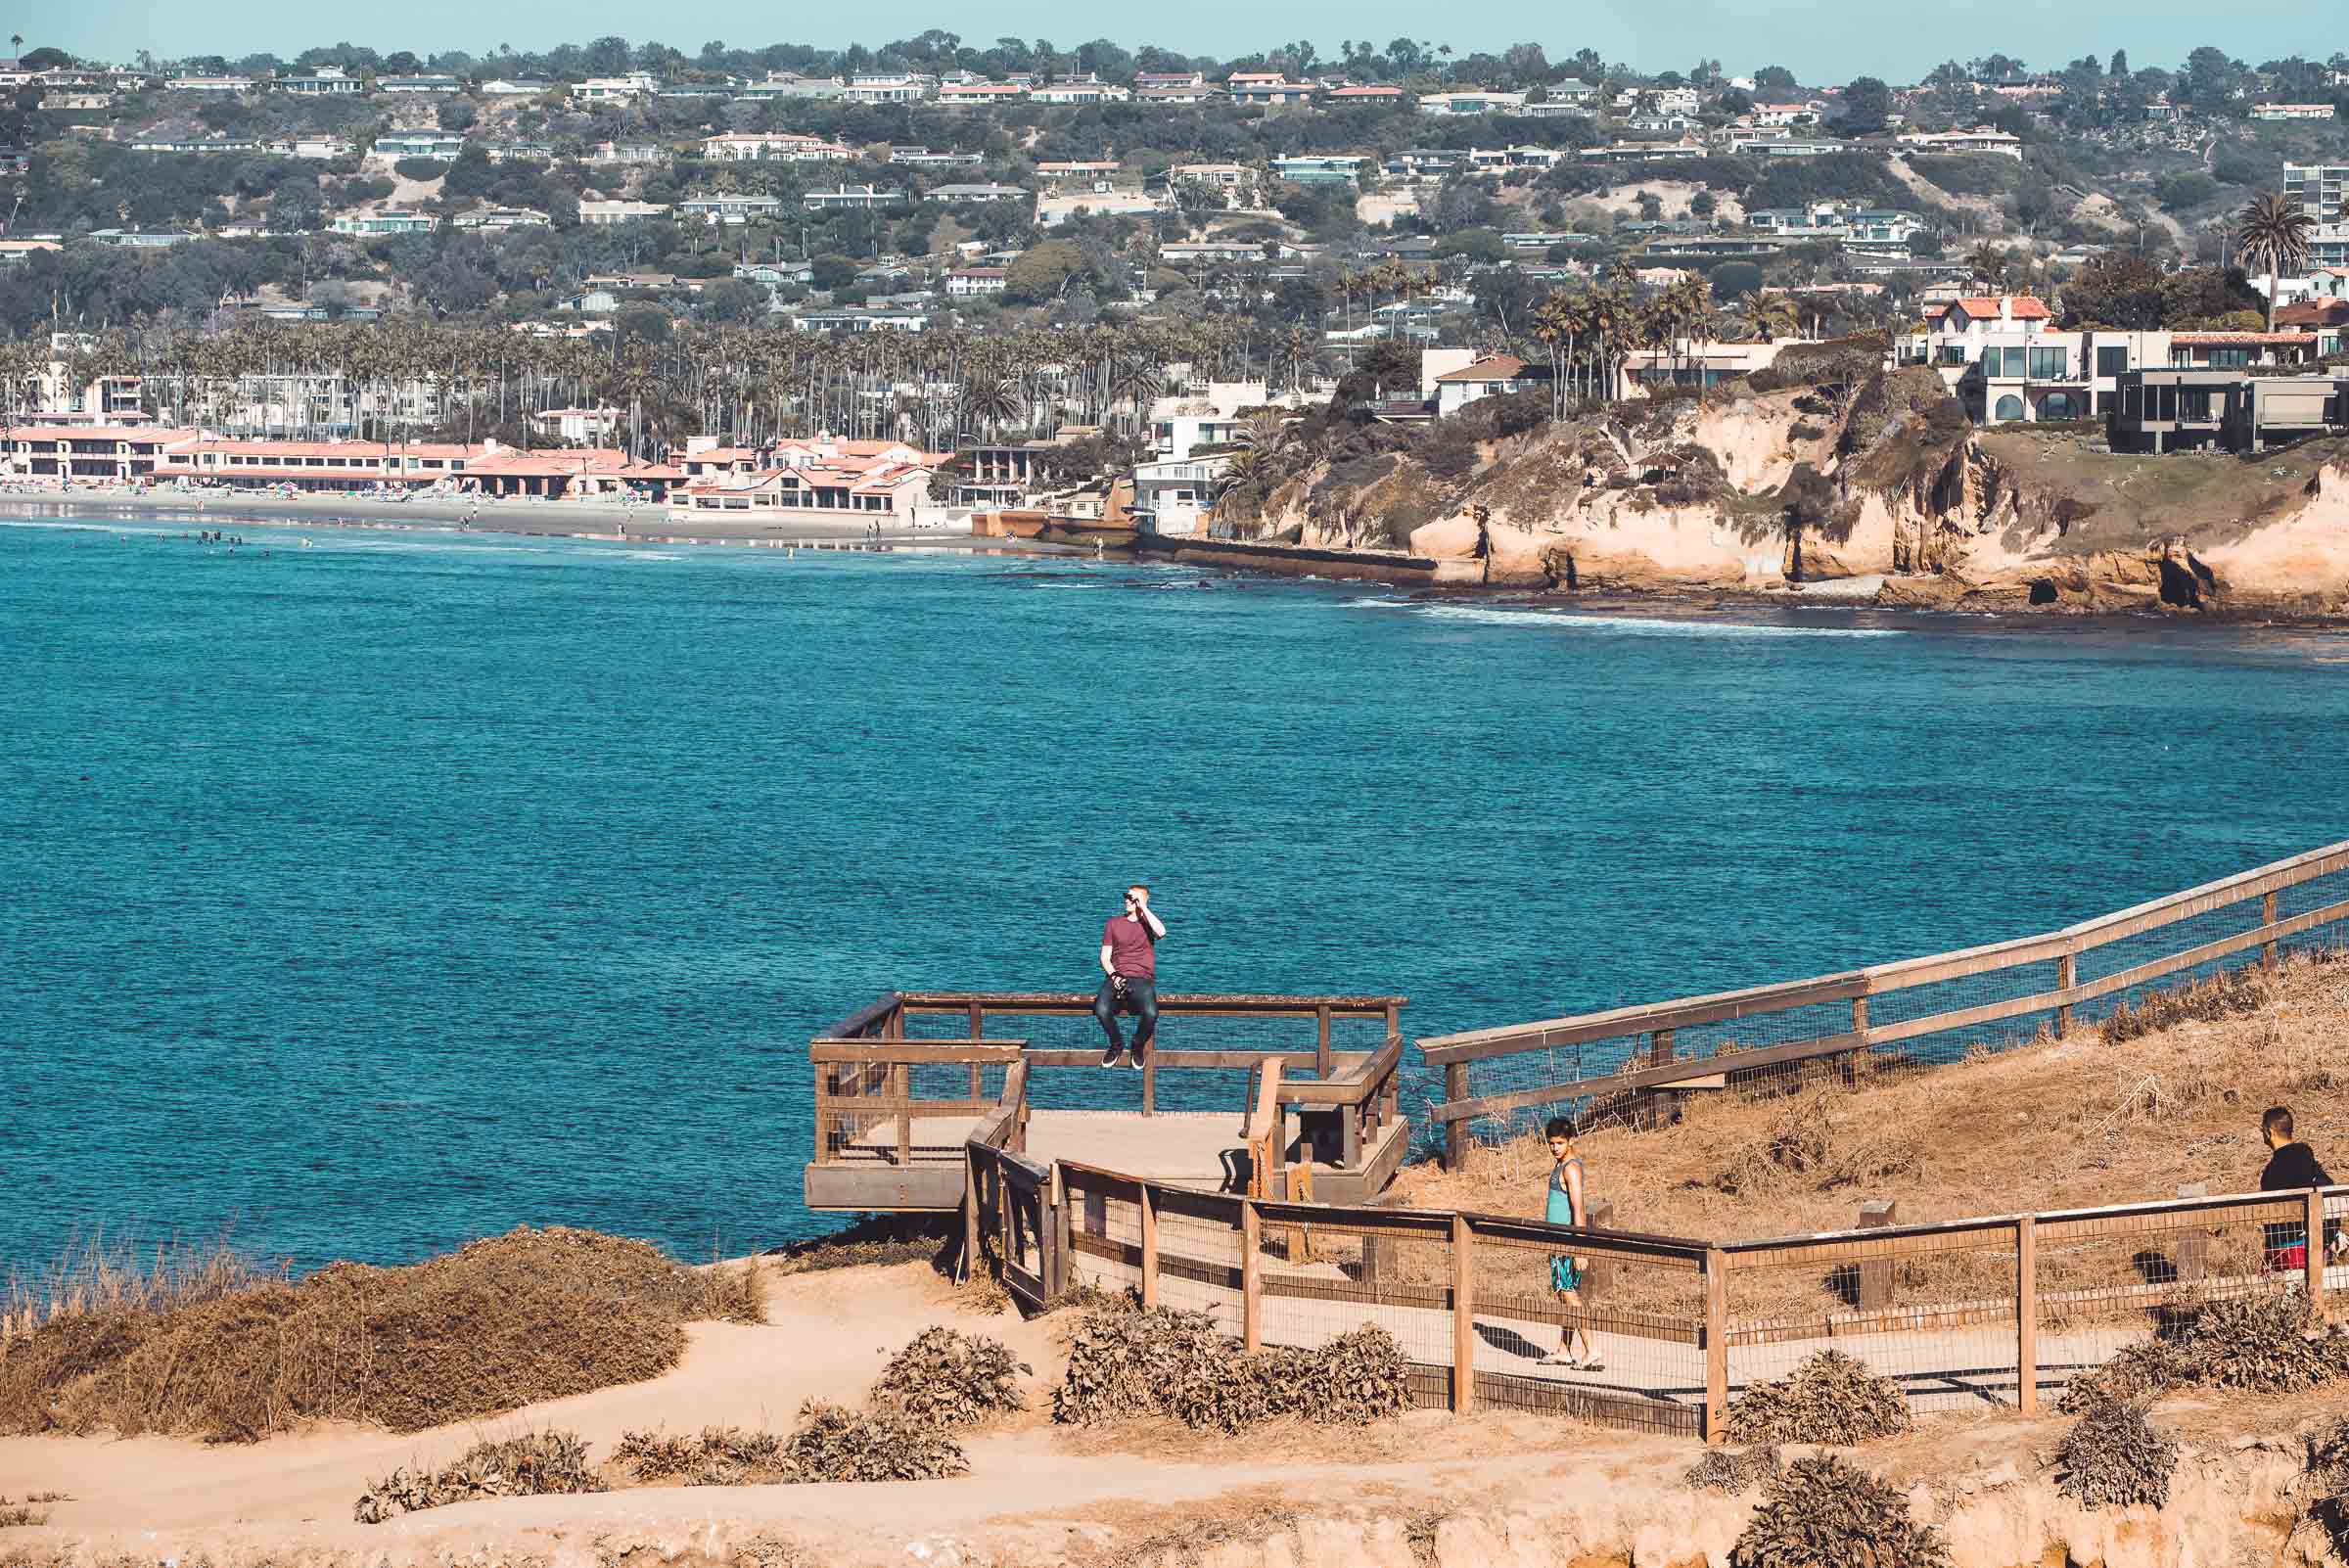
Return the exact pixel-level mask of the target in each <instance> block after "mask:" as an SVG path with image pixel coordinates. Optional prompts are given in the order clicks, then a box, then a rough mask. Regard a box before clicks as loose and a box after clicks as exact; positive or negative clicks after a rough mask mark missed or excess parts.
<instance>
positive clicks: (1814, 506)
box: [1256, 369, 2349, 615]
mask: <svg viewBox="0 0 2349 1568" xmlns="http://www.w3.org/2000/svg"><path fill="white" fill-rule="evenodd" d="M1439 440H1448V441H1450V442H1451V445H1450V447H1449V448H1446V447H1444V446H1441V445H1439V444H1437V443H1438V441H1439ZM1362 444H1363V441H1362V439H1361V438H1357V440H1356V443H1355V447H1354V448H1353V449H1352V455H1351V456H1345V457H1341V458H1340V459H1338V460H1334V461H1333V460H1322V461H1316V462H1312V463H1309V464H1307V465H1305V466H1303V467H1302V468H1298V469H1295V470H1293V471H1292V472H1291V473H1290V474H1289V475H1288V476H1287V477H1286V478H1285V480H1284V481H1283V482H1282V483H1281V484H1279V485H1278V486H1277V487H1276V488H1275V489H1274V490H1273V491H1272V492H1271V493H1270V494H1269V495H1268V496H1267V497H1266V499H1265V504H1264V505H1263V507H1262V511H1261V516H1260V518H1259V519H1258V520H1257V524H1256V527H1257V528H1258V529H1259V530H1261V531H1262V532H1263V533H1264V534H1266V535H1267V536H1284V537H1290V538H1294V539H1296V540H1297V541H1299V542H1301V543H1304V544H1308V545H1314V546H1322V547H1340V548H1343V547H1357V546H1363V545H1370V546H1384V547H1389V548H1396V547H1407V548H1408V549H1409V550H1410V551H1411V552H1412V553H1413V554H1416V555H1421V556H1428V557H1433V558H1434V559H1435V561H1436V562H1437V563H1438V565H1437V579H1438V581H1439V582H1440V583H1443V584H1447V585H1453V586H1461V587H1479V586H1481V587H1497V588H1515V589H1532V590H1543V591H1590V590H1598V591H1622V590H1630V591H1641V590H1683V589H1719V590H1730V591H1742V592H1763V593H1779V592H1783V593H1787V594H1789V595H1795V594H1803V595H1816V596H1819V597H1822V598H1824V597H1832V598H1836V599H1841V600H1847V601H1858V602H1874V603H1882V604H1892V605H1912V606H1940V607H1950V608H1971V609H1980V608H1991V609H2023V608H2030V607H2042V608H2050V609H2058V610H2061V609H2072V610H2090V611H2111V610H2127V609H2134V608H2168V609H2172V610H2180V611H2186V610H2195V609H2211V608H2221V609H2234V610H2246V611H2263V610H2266V611H2276V612H2280V613H2296V614H2321V615H2329V614H2340V613H2344V612H2349V441H2345V440H2338V439H2336V440H2329V441H2315V442H2307V443H2303V444H2302V445H2300V446H2297V447H2294V448H2291V449H2288V450H2286V451H2282V452H2276V453H2268V454H2264V455H2262V456H2259V457H2254V458H2238V457H2234V456H2231V455H2225V454H2210V455H2203V454H2176V455H2171V456H2165V457H2151V456H2131V455H2127V454H2116V453H2111V452H2108V451H2105V450H2102V449H2101V448H2102V445H2103V438H2102V432H2101V429H2100V428H2098V427H2095V426H2087V425H2065V426H2049V427H2039V426H2008V427H2004V428H2001V429H1997V430H1991V431H1976V430H1974V429H1973V428H1972V427H1971V426H1970V425H1969V424H1968V423H1967V422H1966V421H1965V419H1964V418H1963V416H1962V414H1961V413H1959V412H1958V411H1957V405H1956V404H1955V403H1954V402H1953V401H1952V400H1951V399H1950V398H1949V397H1948V396H1947V394H1946V393H1945V392H1943V391H1942V388H1941V385H1940V382H1939V379H1938V378H1937V377H1936V376H1935V375H1934V374H1933V373H1932V372H1930V371H1925V370H1919V369H1909V370H1903V371H1897V372H1892V373H1889V374H1883V373H1880V374H1877V375H1875V376H1872V377H1870V378H1868V379H1867V380H1866V381H1865V382H1864V383H1862V384H1861V385H1858V386H1834V385H1826V386H1819V387H1804V388H1793V389H1787V390H1782V391H1774V392H1750V391H1747V390H1745V389H1743V388H1739V389H1736V390H1734V391H1733V392H1714V393H1708V394H1707V395H1706V396H1705V397H1703V398H1701V399H1699V398H1693V397H1683V398H1680V399H1676V400H1673V401H1669V402H1665V403H1661V404H1656V405H1652V406H1647V407H1642V406H1640V405H1637V404H1633V405H1618V407H1617V408H1616V409H1613V410H1610V411H1609V412H1608V413H1605V414H1593V415H1587V416H1583V417H1579V418H1575V419H1570V420H1567V421H1563V422H1557V423H1548V424H1543V425H1542V426H1541V427H1540V428H1538V429H1536V430H1533V431H1530V432H1525V433H1522V434H1517V435H1507V436H1503V435H1497V434H1487V435H1486V437H1485V438H1482V439H1477V440H1474V441H1473V443H1471V442H1470V441H1469V440H1468V438H1467V437H1466V436H1465V435H1463V433H1461V432H1458V431H1454V432H1447V433H1445V434H1444V436H1443V437H1442V438H1436V437H1432V436H1422V437H1420V438H1418V440H1417V441H1416V442H1412V441H1409V440H1406V439H1404V438H1393V439H1391V440H1390V441H1389V442H1388V449H1385V450H1372V451H1368V452H1363V451H1362V450H1360V447H1361V446H1362ZM1372 444H1376V443H1375V442H1373V443H1372Z"/></svg>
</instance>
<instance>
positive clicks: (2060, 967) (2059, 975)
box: [2055, 952, 2080, 1039]
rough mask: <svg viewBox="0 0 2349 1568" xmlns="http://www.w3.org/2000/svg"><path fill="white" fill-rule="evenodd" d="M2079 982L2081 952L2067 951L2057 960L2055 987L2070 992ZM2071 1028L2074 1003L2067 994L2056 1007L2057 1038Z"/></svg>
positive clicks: (2066, 1033) (2064, 1034)
mask: <svg viewBox="0 0 2349 1568" xmlns="http://www.w3.org/2000/svg"><path fill="white" fill-rule="evenodd" d="M2078 984H2080V957H2079V954H2077V953H2069V952H2067V953H2065V954H2064V955H2063V956H2062V957H2061V958H2058V959H2056V960H2055V989H2056V990H2057V991H2060V992H2067V993H2068V992H2070V991H2071V989H2072V988H2073V987H2074V986H2077V985H2078ZM2071 1029H2072V1004H2071V1000H2070V998H2069V996H2068V995H2067V996H2066V998H2065V1000H2064V1001H2063V1002H2062V1004H2061V1005H2059V1006H2058V1007H2057V1008H2056V1009H2055V1038H2057V1039H2061V1038H2063V1037H2064V1036H2066V1035H2068V1034H2070V1033H2071Z"/></svg>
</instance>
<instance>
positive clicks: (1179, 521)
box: [1131, 452, 1231, 534]
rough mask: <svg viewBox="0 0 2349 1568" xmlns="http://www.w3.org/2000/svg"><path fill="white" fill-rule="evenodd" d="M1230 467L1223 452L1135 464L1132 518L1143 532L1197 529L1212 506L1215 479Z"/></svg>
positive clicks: (1204, 520)
mask: <svg viewBox="0 0 2349 1568" xmlns="http://www.w3.org/2000/svg"><path fill="white" fill-rule="evenodd" d="M1229 467H1231V457H1230V455H1229V454H1228V453H1223V452H1219V453H1217V454H1215V455H1214V456H1212V457H1192V458H1165V459H1161V460H1159V461H1156V462H1148V463H1136V464H1134V465H1133V506H1132V509H1131V510H1132V512H1133V515H1134V520H1135V521H1136V523H1138V524H1139V525H1140V527H1141V530H1142V531H1143V532H1144V533H1172V534H1184V533H1196V532H1198V531H1199V530H1200V529H1201V527H1202V526H1204V524H1205V523H1206V521H1207V517H1208V514H1209V513H1210V512H1211V511H1213V510H1214V508H1215V500H1216V483H1217V481H1218V480H1220V479H1221V477H1222V475H1223V472H1224V470H1226V469H1228V468H1229Z"/></svg>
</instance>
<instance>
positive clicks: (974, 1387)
mask: <svg viewBox="0 0 2349 1568" xmlns="http://www.w3.org/2000/svg"><path fill="white" fill-rule="evenodd" d="M1022 1374H1026V1375H1028V1376H1031V1377H1033V1376H1034V1375H1035V1374H1036V1368H1034V1367H1032V1366H1030V1365H1029V1364H1028V1363H1027V1362H1025V1361H1023V1360H1018V1359H1017V1358H1016V1357H1014V1356H1013V1355H1012V1354H1011V1350H1010V1348H1009V1347H1008V1346H1006V1345H1005V1344H1004V1343H1003V1342H1002V1341H1001V1340H996V1339H990V1338H989V1337H988V1336H986V1335H985V1334H960V1333H956V1332H955V1331H954V1330H953V1329H951V1328H937V1327H933V1328H925V1329H923V1330H922V1331H921V1333H920V1334H918V1335H916V1336H915V1337H914V1340H913V1343H911V1344H910V1345H907V1346H906V1347H905V1348H904V1349H903V1350H901V1351H899V1352H898V1354H897V1355H895V1356H893V1357H891V1358H890V1360H889V1364H888V1365H887V1366H885V1367H883V1368H882V1369H881V1376H880V1377H879V1379H877V1380H876V1381H875V1382H874V1384H873V1389H872V1393H871V1394H870V1396H868V1398H869V1399H870V1401H871V1403H872V1404H873V1405H874V1406H875V1407H883V1408H888V1409H895V1410H898V1411H901V1412H902V1413H904V1414H906V1415H909V1416H913V1417H915V1418H917V1419H921V1420H926V1421H932V1422H936V1423H937V1424H939V1425H941V1426H944V1427H946V1428H949V1429H951V1430H956V1431H959V1430H961V1429H963V1428H965V1427H973V1426H977V1425H978V1424H979V1423H981V1422H982V1421H985V1420H987V1419H989V1418H990V1416H995V1415H1002V1414H1006V1413H1008V1412H1010V1411H1013V1410H1019V1409H1025V1408H1026V1407H1027V1405H1028V1399H1027V1396H1026V1395H1024V1394H1022V1393H1021V1392H1020V1383H1019V1379H1020V1376H1021V1375H1022Z"/></svg>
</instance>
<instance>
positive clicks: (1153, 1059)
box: [1142, 1040, 1158, 1116]
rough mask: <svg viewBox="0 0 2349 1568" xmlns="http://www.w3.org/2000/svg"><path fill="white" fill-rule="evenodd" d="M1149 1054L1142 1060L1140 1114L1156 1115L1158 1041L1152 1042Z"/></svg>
mask: <svg viewBox="0 0 2349 1568" xmlns="http://www.w3.org/2000/svg"><path fill="white" fill-rule="evenodd" d="M1150 1044H1151V1051H1150V1054H1149V1055H1147V1056H1145V1057H1143V1058H1142V1114H1143V1115H1144V1116H1156V1115H1157V1114H1158V1050H1157V1046H1158V1041H1156V1040H1152V1041H1151V1042H1150Z"/></svg>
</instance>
